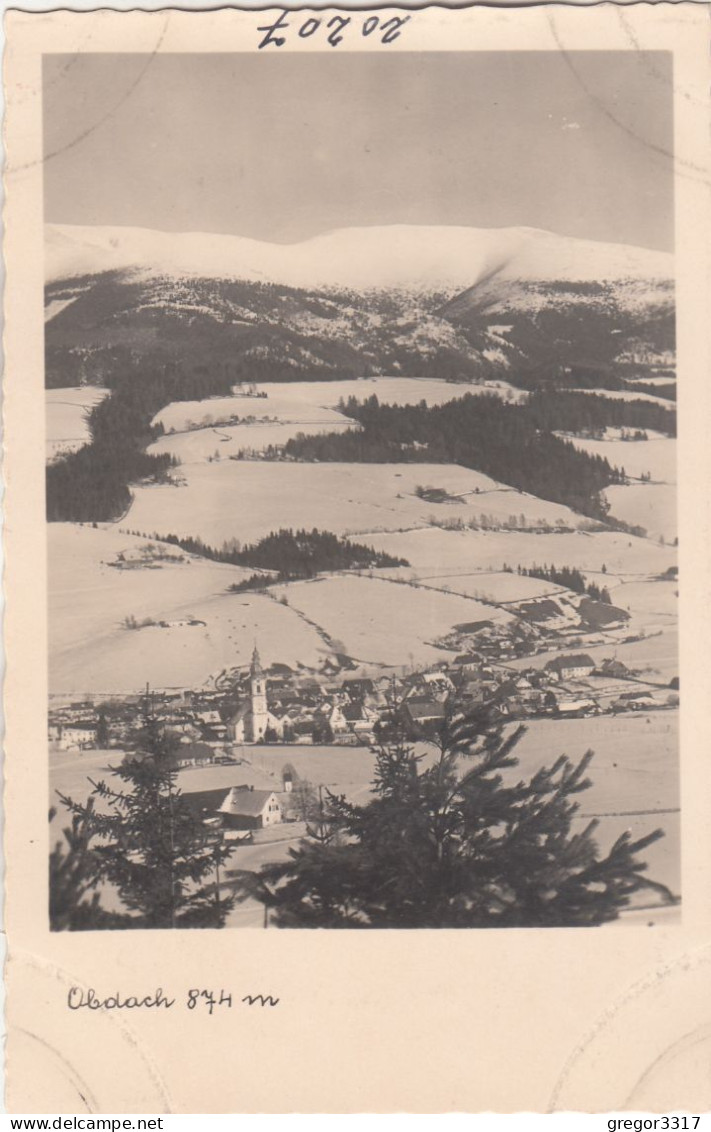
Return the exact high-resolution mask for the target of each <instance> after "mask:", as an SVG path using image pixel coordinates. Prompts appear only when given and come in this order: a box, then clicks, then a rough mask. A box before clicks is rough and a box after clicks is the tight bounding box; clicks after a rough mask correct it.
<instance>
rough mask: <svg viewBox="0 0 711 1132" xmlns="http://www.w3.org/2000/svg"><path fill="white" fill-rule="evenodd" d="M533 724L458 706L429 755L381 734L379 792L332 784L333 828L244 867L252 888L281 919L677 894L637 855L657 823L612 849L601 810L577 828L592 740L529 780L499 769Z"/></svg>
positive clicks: (571, 920)
mask: <svg viewBox="0 0 711 1132" xmlns="http://www.w3.org/2000/svg"><path fill="white" fill-rule="evenodd" d="M524 730H525V728H523V727H519V728H518V729H517V730H515V731H514V732H513V733H512V734H510V735H508V736H505V735H504V733H503V730H502V727H501V725H500V724H497V723H494V722H492V719H491V717H490V716H487V714H486V713H485V712H484V711H482V712H481V713H479V714H478V715H477V716H469V717H464V716H462V715H458V714H455V713H454V712H450V713H449V715H448V717H447V718H446V719H445V721H444V723H443V725H442V727H441V729H440V731H439V735H438V738H437V743H436V746H437V755H436V758H435V760H434V762H433V763H432V764H431V765H427V766H425V765H424V764H423V759H422V757H421V756H418V755H416V754H415V752H414V751H413V749H412V748H411V747H409V746H408V745H407V743H406V742H405V741H404V739H402V738H399V739H397V740H396V741H394V742H391V743H388V744H387V745H382V746H380V747H379V749H378V751H377V759H376V770H375V777H374V782H373V791H374V795H375V796H374V798H373V800H372V801H370V802H369V803H367V804H366V805H364V806H359V805H354V804H353V803H350V802H347V801H346V800H345V798H342V797H340V798H337V797H334V796H333V795H329V796H328V798H327V812H326V815H325V818H326V820H325V822H324V823H322V836H321V837H320V838H318V839H316V838H313V837H312V838H310V839H308V840H306V841H304V842H302V844H301V845H300V847H299V848H297V849H295V850H292V851H291V855H290V860H289V861H287V862H286V863H282V864H279V865H269V866H265V867H264V868H263V869H262V871H261V873H260V875H259V876H258V877H255V876H254V875H250V874H247V873H244V874H242V875H241V877H240V880H241V884H242V889H243V892H244V893H245V894H251V895H254V896H256V897H257V898H258V899H259V900H261V901H262V902H263V903H264V904H265V905H267V907H268V908H270V909H271V910H272V922H273V923H275V924H276V925H277V926H280V927H362V928H368V927H373V928H386V927H402V928H415V927H430V928H434V927H448V928H456V927H543V926H551V927H553V926H573V925H581V926H582V925H597V924H601V923H604V922H605V921H608V920H612V919H614V918H616V917H617V916H618V914H619V912H620V910H621V909H622V908H624V907H625V906H626V905H627V904H628V902H629V899H630V897H631V896H632V895H633V894H634V893H635V892H637V891H638V890H640V889H641V888H643V887H646V886H649V887H651V888H654V889H655V890H657V891H658V892H660V893H662V895H663V896H664V898H665V899H666V900H669V901H673V900H674V897H673V896H672V894H671V893H670V892H669V891H668V890H667V889H666V888H664V886H662V885H657V884H655V883H654V882H653V881H650V880H648V879H647V878H646V877H645V876H644V871H645V868H646V865H645V864H644V863H642V862H640V861H639V860H638V857H637V854H638V853H640V852H641V851H642V850H644V849H645V848H646V847H647V846H648V845H650V844H652V842H654V841H656V840H657V839H658V838H659V837H661V836H662V832H661V831H660V830H656V831H654V832H653V833H650V834H648V835H646V836H645V837H643V838H641V839H639V840H638V841H635V842H633V841H632V840H631V838H630V835H629V833H623V834H622V835H621V836H620V837H619V838H618V839H617V841H616V842H615V844H614V845H613V847H612V848H611V849H610V851H609V852H608V853H607V854H606V855H605V856H601V854H600V851H599V848H598V846H597V843H596V841H595V838H594V836H593V835H594V832H595V829H596V827H597V824H598V823H597V822H596V821H594V820H593V821H590V822H588V823H587V824H586V825H585V826H583V828H581V829H580V831H579V832H577V831H574V830H573V826H572V822H573V819H574V818H575V817H576V814H577V811H578V803H577V801H576V797H577V796H578V795H580V794H581V793H582V792H583V791H585V790H586V789H587V788H588V787H589V785H590V782H589V780H588V779H587V778H586V777H585V776H586V772H587V768H588V765H589V763H590V760H591V758H592V752H588V753H587V754H586V755H585V756H584V757H583V759H582V760H581V761H580V762H579V763H578V764H577V765H573V764H572V763H571V762H570V761H569V760H568V759H567V758H566V757H564V756H563V757H561V758H559V759H557V760H556V761H555V762H554V764H553V765H552V766H551V767H543V768H541V770H539V771H538V772H537V773H536V774H535V775H534V776H533V777H532V778H531V779H530V780H529V781H527V782H526V781H521V780H516V779H515V778H514V777H513V776H511V775H510V774H507V775H504V773H502V772H506V771H509V770H511V769H512V768H514V767H515V766H516V765H517V760H516V759H515V758H514V757H513V751H514V748H515V747H516V745H517V743H518V742H519V740H520V739H521V737H522V735H523V733H524ZM324 828H325V830H326V835H325V836H324V835H323V829H324Z"/></svg>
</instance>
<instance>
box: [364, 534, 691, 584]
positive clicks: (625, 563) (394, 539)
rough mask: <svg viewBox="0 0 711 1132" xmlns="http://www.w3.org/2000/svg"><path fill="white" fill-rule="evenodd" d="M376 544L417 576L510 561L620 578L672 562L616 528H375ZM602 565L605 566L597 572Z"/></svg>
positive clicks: (670, 554)
mask: <svg viewBox="0 0 711 1132" xmlns="http://www.w3.org/2000/svg"><path fill="white" fill-rule="evenodd" d="M368 541H369V543H370V545H372V546H374V547H375V548H376V549H377V550H384V551H387V553H389V554H395V555H400V556H402V557H403V558H406V559H407V561H408V562H409V563H410V564H411V566H412V568H413V569H414V570H415V571H416V573H417V575H418V576H420V577H426V576H430V577H431V576H435V575H440V576H443V577H444V576H447V577H448V578H450V579H452V580H453V576H454V575H456V574H461V575H464V576H468V575H470V574H471V573H472V572H474V571H492V570H494V571H500V570H501V569H502V566H503V565H504V563H507V564H508V565H510V566H513V567H514V569H515V567H516V566H518V565H521V566H526V567H530V566H542V565H545V564H547V565H555V566H575V567H577V568H578V569H579V570H582V571H583V572H585V573H591V574H595V575H598V574H599V575H600V577H599V578H598V577H596V578H595V581H598V582H600V581H602V582H604V581H605V577H606V576H607V575H610V576H616V577H622V578H626V579H630V580H632V579H634V578H647V577H649V575H651V574H654V575H656V574H661V573H663V572H664V570H666V569H667V568H668V567H669V566H673V565H675V564H676V554H675V552H674V550H673V549H672V548H671V547H666V546H664V547H663V546H658V545H657V544H655V543H653V542H650V541H649V540H648V539H642V538H636V537H635V536H634V535H626V534H622V533H620V532H617V531H603V532H596V533H595V534H588V533H586V532H583V531H573V532H569V533H565V534H554V533H551V534H535V533H531V532H526V531H524V532H521V531H439V530H434V529H431V530H415V531H404V532H399V533H392V534H375V535H372V536H371V537H370V538H369V540H368ZM603 566H605V567H606V572H605V573H603V570H602V568H603Z"/></svg>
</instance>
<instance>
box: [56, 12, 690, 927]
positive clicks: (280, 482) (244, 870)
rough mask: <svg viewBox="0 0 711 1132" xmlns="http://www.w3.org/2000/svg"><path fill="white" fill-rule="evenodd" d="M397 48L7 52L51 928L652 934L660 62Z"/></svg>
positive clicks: (662, 177) (667, 693)
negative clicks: (39, 246) (38, 259)
mask: <svg viewBox="0 0 711 1132" xmlns="http://www.w3.org/2000/svg"><path fill="white" fill-rule="evenodd" d="M262 15H264V17H265V19H266V18H267V17H269V19H271V17H272V15H274V16H275V17H276V15H277V14H276V13H263V14H262ZM318 17H319V13H307V12H292V13H290V14H289V19H290V23H291V25H292V26H291V27H290V29H289V34H291V35H293V36H299V35H301V34H302V32H303V37H302V38H304V39H305V40H307V37H308V36H309V35H311V34H314V36H316V35H320V34H321V32H322V30H323V29H316V28H315V29H314V31H313V33H312V32H311V30H310V26H311V25H308V26H306V21H307V20H308V19H309V18H310V19H311V20H312V21H313V20H316V21H318ZM305 28H306V30H304V29H305ZM395 30H396V29H393V30H392V34H394V31H395ZM406 30H407V29H406V27H405V26H403V28H402V36H401V39H400V44H398V43H394V44H393V50H392V51H389V50H387V49H380V50H377V51H376V50H370V49H366V48H360V49H358V50H341V49H340V48H337V49H336V50H333V51H328V52H327V51H323V50H319V51H306V50H303V51H301V50H300V51H290V50H289V49H288V45H287V47H286V48H285V49H281V48H280V47H279V46H278V45H275V44H274V43H273V42H268V43H267V44H266V46H265V47H264V49H263V50H259V51H244V52H229V51H225V52H224V53H217V54H216V53H214V52H212V53H200V52H199V51H196V52H195V53H190V52H189V53H184V52H183V53H170V52H165V53H161V52H157V53H153V54H152V55H148V54H146V53H143V52H136V53H132V52H126V51H121V52H119V51H116V52H115V53H114V52H112V51H105V50H103V51H101V52H98V51H97V52H96V53H93V52H92V51H91V50H86V49H84V50H82V51H80V52H77V53H75V54H73V55H69V54H45V55H44V57H43V73H42V89H43V105H42V120H43V146H44V161H43V169H42V177H43V195H44V225H45V233H44V240H45V259H44V310H45V328H44V335H45V337H44V356H45V369H44V377H45V381H44V384H45V397H46V409H45V412H46V418H45V423H46V545H47V571H48V593H47V608H48V648H49V656H48V690H49V695H48V703H47V704H46V705H45V704H37V705H36V711H37V713H38V714H39V713H41V712H44V711H45V710H46V712H47V750H48V766H49V792H48V809H49V822H50V828H49V848H50V856H49V908H48V913H47V915H48V920H47V923H48V926H49V928H50V929H51V931H52V932H80V931H81V932H86V931H125V930H136V929H169V928H170V929H187V928H210V929H225V930H227V929H239V928H244V929H260V930H263V929H265V928H266V929H269V931H270V932H272V933H273V932H274V931H276V930H278V929H281V928H325V929H335V928H340V929H342V928H352V929H365V928H375V929H386V928H400V929H415V928H429V929H434V928H439V929H452V928H471V929H477V928H478V929H480V928H578V927H598V928H600V930H601V931H603V932H606V931H609V930H611V926H612V925H615V926H616V927H617V930H618V931H620V930H621V929H624V927H625V925H630V926H637V927H639V926H646V925H649V926H650V927H651V928H659V927H667V926H669V925H673V924H676V923H678V922H679V919H680V916H681V909H682V895H683V894H682V886H681V870H680V789H679V786H680V784H679V749H678V748H679V744H678V717H679V696H680V687H679V658H678V638H677V620H678V618H677V607H678V568H677V559H678V550H679V545H678V542H679V540H678V533H677V487H676V302H675V291H676V286H675V279H676V276H675V266H674V251H675V247H674V175H675V169H674V130H673V109H674V100H673V67H672V62H673V55H672V52H671V51H669V52H666V51H656V50H655V51H647V50H634V51H633V50H628V51H618V50H614V51H613V50H609V51H607V50H595V51H583V50H579V49H576V50H571V51H543V50H530V51H529V50H526V51H518V50H511V51H477V50H462V51H456V50H455V51H453V50H446V51H444V50H440V51H435V50H433V51H408V50H406V49H404V47H403V46H402V44H403V43H404V41H405V37H406ZM267 34H268V33H267ZM307 42H308V40H307ZM364 42H365V44H366V45H367V44H368V41H367V40H365V41H364ZM343 47H344V48H345V47H347V44H346V43H345V42H344V44H343ZM43 660H44V658H41V659H40V661H38V663H40V662H43Z"/></svg>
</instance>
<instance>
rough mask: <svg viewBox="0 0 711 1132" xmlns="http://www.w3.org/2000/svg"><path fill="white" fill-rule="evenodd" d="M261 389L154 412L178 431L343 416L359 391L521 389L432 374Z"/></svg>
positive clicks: (446, 394) (396, 398) (437, 399)
mask: <svg viewBox="0 0 711 1132" xmlns="http://www.w3.org/2000/svg"><path fill="white" fill-rule="evenodd" d="M255 389H256V391H257V392H258V393H265V394H266V397H253V396H245V395H244V394H242V395H240V394H238V393H236V394H235V396H233V397H210V398H208V399H206V400H204V401H172V402H171V403H170V404H169V405H166V406H165V408H164V409H161V411H160V412H159V413H157V414H156V416H155V417H154V424H162V425H163V427H164V429H165V430H166V432H171V431H172V432H180V431H181V430H182V429H185V428H190V427H195V426H196V425H200V426H202V425H210V424H213V423H214V422H219V421H221V420H226V419H227V418H229V417H232V416H238V417H247V416H254V417H263V416H264V417H276V418H277V419H278V420H280V421H301V422H303V423H305V424H309V425H310V424H311V423H313V422H324V423H325V422H328V421H342V420H343V417H342V416H341V414H340V413H339V412H338V411H337V409H336V406H337V405H338V402H339V401H341V400H343V401H347V400H348V398H349V397H356V398H357V399H358V400H359V401H364V400H365V399H366V398H367V397H372V396H376V397H377V398H378V399H379V400H380V401H381V402H387V403H388V404H391V405H417V404H419V402H420V401H425V402H426V404H427V405H443V404H445V403H446V402H447V401H454V400H455V399H456V398H458V397H463V396H464V394H465V393H496V392H497V391H498V392H499V393H500V394H501V395H508V391H509V390H511V397H512V398H513V397H514V396H516V395H519V396H520V395H521V393H522V391H521V390H516V389H513V387H512V386H509V385H507V383H506V382H504V381H491V382H487V383H485V384H480V385H475V384H471V385H470V384H465V383H461V384H459V383H456V384H455V383H454V382H450V381H439V380H437V379H435V378H429V377H369V378H362V379H360V380H354V381H293V382H274V383H268V384H264V385H257V386H255Z"/></svg>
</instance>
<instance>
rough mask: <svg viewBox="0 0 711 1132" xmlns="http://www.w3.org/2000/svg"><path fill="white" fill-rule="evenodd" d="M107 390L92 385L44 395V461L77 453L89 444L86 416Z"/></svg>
mask: <svg viewBox="0 0 711 1132" xmlns="http://www.w3.org/2000/svg"><path fill="white" fill-rule="evenodd" d="M108 392H109V391H108V389H100V388H98V387H97V386H93V385H81V386H71V387H68V388H66V389H47V390H46V391H45V407H46V412H45V417H46V427H47V433H46V449H47V459H48V460H53V459H55V458H56V457H57V456H60V455H63V454H66V453H67V452H76V451H77V449H78V448H83V447H84V445H85V444H87V443H88V441H89V429H88V426H87V422H86V417H87V413H88V412H89V410H90V409H93V407H94V405H98V404H99V402H100V401H103V399H104V397H106V396H107V395H108Z"/></svg>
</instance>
